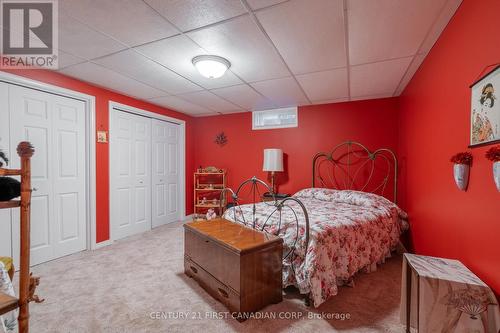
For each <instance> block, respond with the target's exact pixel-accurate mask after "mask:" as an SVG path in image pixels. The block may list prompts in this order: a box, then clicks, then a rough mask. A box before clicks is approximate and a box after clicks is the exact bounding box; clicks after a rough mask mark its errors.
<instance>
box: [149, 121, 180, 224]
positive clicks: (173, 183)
mask: <svg viewBox="0 0 500 333" xmlns="http://www.w3.org/2000/svg"><path fill="white" fill-rule="evenodd" d="M152 127H153V227H157V226H159V225H162V224H166V223H171V222H175V221H179V219H180V218H181V216H180V209H179V164H180V161H179V154H180V150H179V127H180V126H179V125H177V124H173V123H170V122H167V121H161V120H157V119H153V120H152Z"/></svg>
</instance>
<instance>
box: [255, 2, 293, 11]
mask: <svg viewBox="0 0 500 333" xmlns="http://www.w3.org/2000/svg"><path fill="white" fill-rule="evenodd" d="M287 1H288V0H247V2H248V4H249V5H250V8H252V9H254V10H255V9H260V8H264V7H269V6H272V5H276V4H279V3H282V2H287Z"/></svg>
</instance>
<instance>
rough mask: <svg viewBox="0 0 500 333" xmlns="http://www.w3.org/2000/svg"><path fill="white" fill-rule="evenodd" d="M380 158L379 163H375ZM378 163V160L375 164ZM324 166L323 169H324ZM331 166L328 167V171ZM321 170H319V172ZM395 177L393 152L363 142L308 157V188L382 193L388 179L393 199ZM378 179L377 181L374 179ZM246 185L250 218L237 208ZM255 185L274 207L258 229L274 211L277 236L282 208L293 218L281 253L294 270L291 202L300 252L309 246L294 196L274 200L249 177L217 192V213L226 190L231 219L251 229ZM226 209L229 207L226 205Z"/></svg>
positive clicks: (257, 193)
mask: <svg viewBox="0 0 500 333" xmlns="http://www.w3.org/2000/svg"><path fill="white" fill-rule="evenodd" d="M379 161H380V162H379ZM377 162H379V163H377ZM325 169H326V170H325ZM329 169H331V170H329ZM322 171H323V172H322ZM397 176H398V161H397V158H396V154H395V153H394V152H393V151H392V150H391V149H388V148H380V149H377V150H375V151H373V152H372V151H370V150H369V149H368V148H367V147H366V146H364V145H363V144H361V143H359V142H356V141H345V142H343V143H340V144H338V145H337V146H335V147H334V148H333V150H332V151H331V152H329V153H325V152H319V153H317V154H316V155H315V156H314V157H313V160H312V187H313V188H314V187H318V186H317V182H319V184H320V186H319V187H323V188H335V189H339V190H358V191H363V192H370V193H376V194H379V195H381V196H384V195H385V194H386V193H385V192H386V189H387V187H388V185H390V181H391V180H392V186H393V191H392V201H393V202H394V203H396V202H397V194H398V193H397ZM377 178H381V179H379V181H378V180H377ZM247 186H250V190H249V194H250V197H251V200H250V203H249V204H251V205H252V220H251V221H246V220H245V215H244V214H243V211H242V209H241V207H240V205H241V204H245V202H242V200H241V199H242V198H241V197H242V193H241V192H242V191H243V189H244V188H246V187H247ZM259 186H261V187H263V189H264V191H265V192H269V193H271V194H272V197H273V200H272V201H270V202H266V204H268V205H271V206H274V209H273V210H272V212H271V214H269V215H268V216H267V217H266V220H265V221H264V223H263V224H262V226H261V227H260V231H265V232H268V231H267V230H266V226H268V222H269V221H270V219H271V217H273V216H275V214H277V215H278V216H279V222H278V228H277V230H276V232H274V234H275V235H276V236H278V235H279V234H280V231H281V227H282V223H281V222H282V221H281V218H282V211H283V209H286V208H288V209H290V210H291V211H292V213H293V216H294V218H295V225H296V236H295V241H294V243H293V245H292V246H291V247H290V249H289V251H287V252H286V254H284V256H283V261H285V260H290V263H291V267H292V269H293V270H294V272H295V267H294V266H293V255H294V251H295V250H296V246H297V243H298V241H299V238H300V237H299V228H300V227H299V224H300V223H299V215H298V214H297V212H296V211H295V209H294V208H293V207H292V206H290V203H292V202H295V203H297V204H298V205H299V207H300V210H301V211H302V213H303V215H304V219H305V223H304V225H305V232H304V237H305V239H304V242H305V251H304V255H307V250H308V247H309V237H310V230H309V229H310V228H309V227H310V225H309V215H308V213H307V209H306V207H305V206H304V204H303V203H302V202H301V201H300V200H299V199H297V198H295V197H288V198H285V199H279V200H278V199H277V198H276V197H275V195H274V193H273V190H272V188H271V187H270V186H269V185H268V184H267V183H265V182H264V181H262V180H260V179H258V178H257V177H255V176H254V177H252V178H250V179H247V180H245V181H244V182H243V183H241V184H240V185H239V186H238V188H237V190H236V192H235V191H233V190H232V189H231V188H229V187H227V188H225V189H223V191H222V192H221V200H220V202H221V205H220V206H219V208H220V210H219V211H220V212H221V215H224V209H225V208H226V207H223V206H222V202H224V200H222V199H223V198H225V196H226V193H229V194H230V196H231V199H232V200H233V205H232V206H233V216H232V218H233V222H236V223H242V224H244V225H246V226H249V223H250V222H251V223H250V224H251V227H252V228H253V229H256V222H257V219H256V209H257V208H256V204H257V203H258V202H261V201H263V194H261V191H260V190H259ZM228 208H229V207H228ZM237 209H239V212H240V216H241V217H242V220H240V219H238V216H237ZM305 304H306V305H307V306H309V304H310V301H309V295H305Z"/></svg>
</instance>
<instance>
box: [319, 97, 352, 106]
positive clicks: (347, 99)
mask: <svg viewBox="0 0 500 333" xmlns="http://www.w3.org/2000/svg"><path fill="white" fill-rule="evenodd" d="M348 101H349V97H342V98H335V99H327V100H324V101H316V102H314V105H321V104H334V103H343V102H348Z"/></svg>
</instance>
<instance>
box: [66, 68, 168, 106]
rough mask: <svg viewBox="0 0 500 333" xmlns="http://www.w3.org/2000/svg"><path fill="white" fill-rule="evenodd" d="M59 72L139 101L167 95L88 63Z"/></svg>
mask: <svg viewBox="0 0 500 333" xmlns="http://www.w3.org/2000/svg"><path fill="white" fill-rule="evenodd" d="M59 72H60V73H62V74H65V75H68V76H72V77H74V78H77V79H80V80H82V81H87V82H90V83H92V84H96V85H98V86H101V87H104V88H105V89H109V90H114V91H117V92H119V93H122V94H125V95H129V96H132V97H136V98H140V99H148V98H153V97H159V96H165V95H167V94H166V93H165V92H163V91H160V90H158V89H155V88H152V87H150V86H147V85H145V84H143V83H141V82H138V81H135V80H134V79H131V78H128V77H126V76H123V75H121V74H119V73H116V72H114V71H112V70H110V69H107V68H105V67H102V66H99V65H96V64H93V63H90V62H85V63H83V64H78V65H74V66H70V67H67V68H64V69H62V70H60V71H59Z"/></svg>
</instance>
